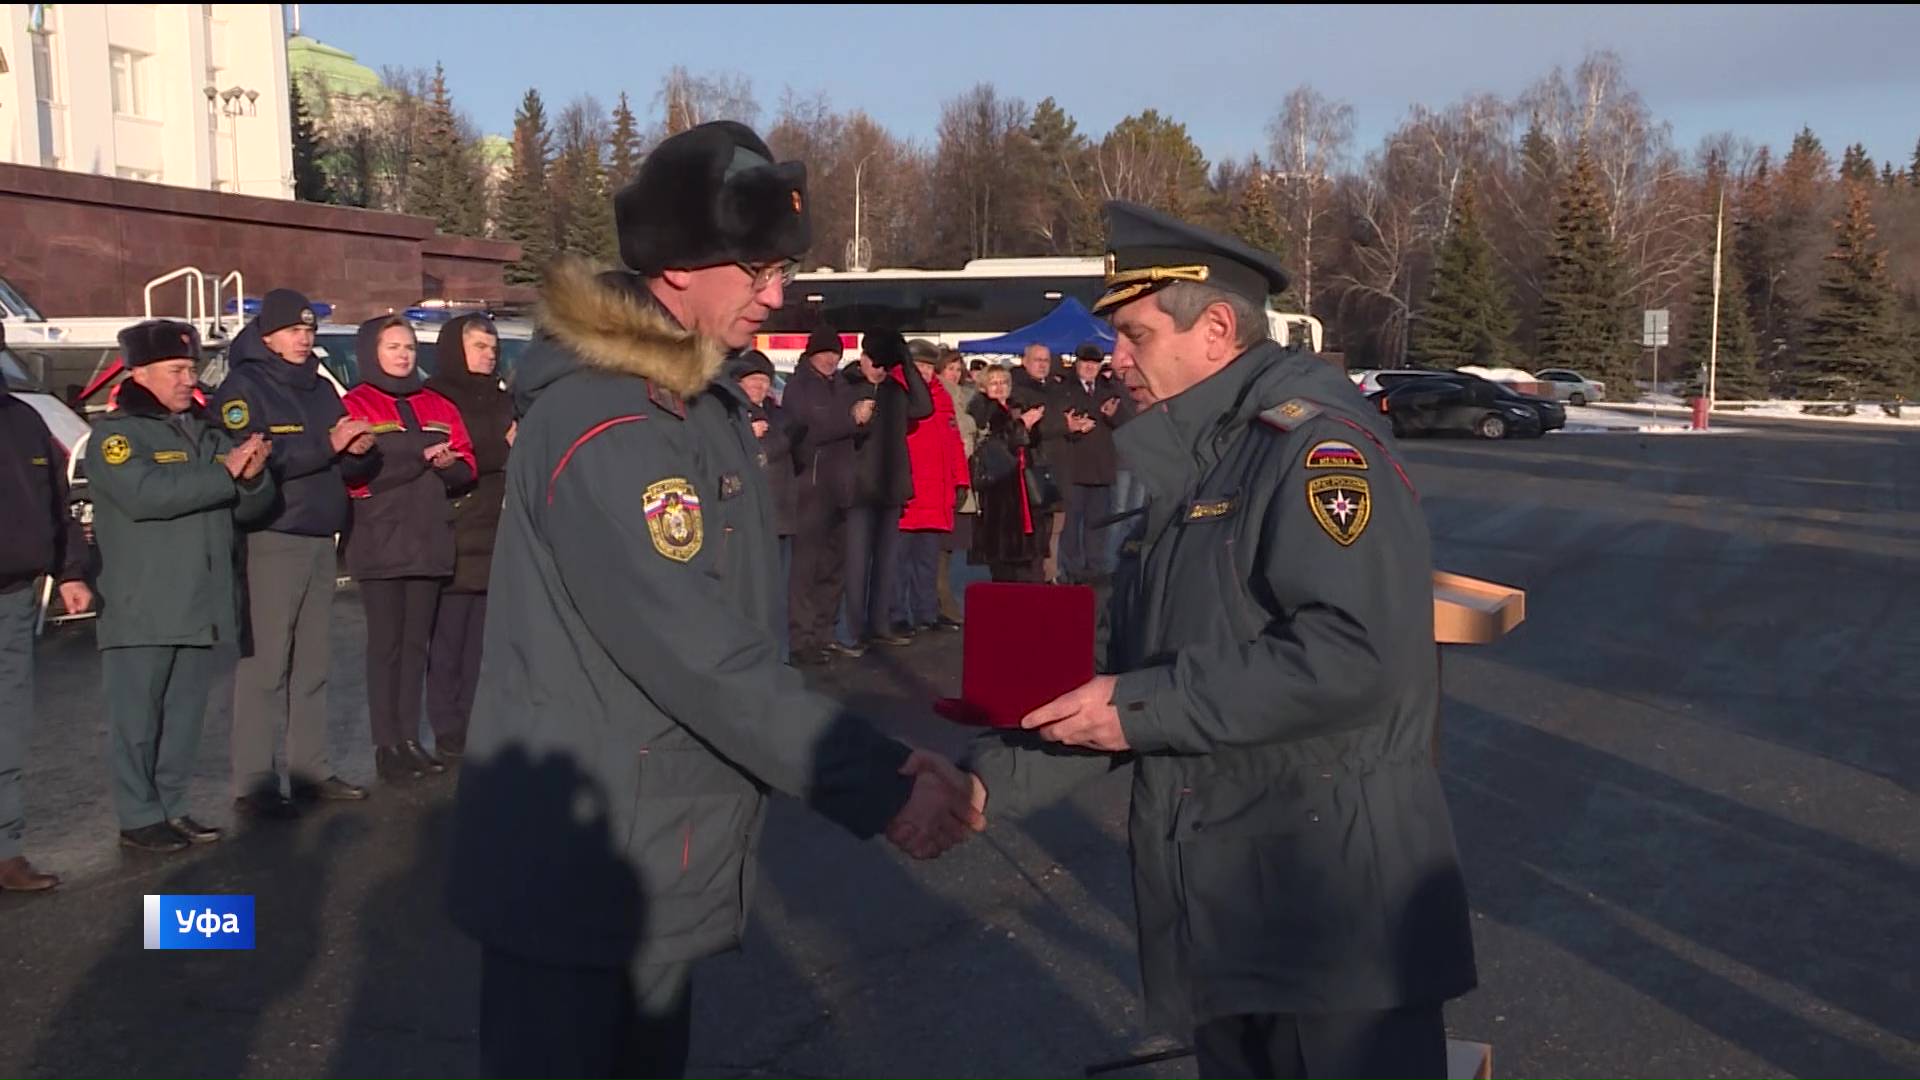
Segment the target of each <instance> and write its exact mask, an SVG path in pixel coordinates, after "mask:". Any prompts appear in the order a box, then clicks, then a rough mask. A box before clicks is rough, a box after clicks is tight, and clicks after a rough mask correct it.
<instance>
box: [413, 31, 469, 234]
mask: <svg viewBox="0 0 1920 1080" xmlns="http://www.w3.org/2000/svg"><path fill="white" fill-rule="evenodd" d="M477 172H478V170H477V167H476V163H475V160H474V154H473V149H472V148H471V147H470V146H468V145H467V141H466V140H465V139H464V138H462V137H461V135H460V125H459V122H458V121H457V120H456V119H455V117H454V114H453V102H452V100H451V99H450V98H449V97H448V96H447V76H446V72H445V71H444V70H442V68H441V67H440V65H438V64H435V65H434V67H433V90H432V94H431V96H430V97H428V99H427V108H426V115H425V117H424V118H423V119H422V122H421V129H420V133H419V135H418V136H417V137H416V138H415V140H414V149H413V162H412V168H411V169H410V170H409V172H408V175H407V202H406V207H407V213H409V214H418V215H420V216H421V217H425V218H431V219H433V223H434V224H435V225H436V226H438V227H439V229H440V231H441V232H444V233H450V234H453V235H474V234H475V233H477V232H478V231H479V224H480V222H481V221H482V220H483V219H484V218H485V211H486V207H485V206H484V205H482V204H483V202H484V199H485V196H484V191H485V185H484V184H481V185H478V186H476V185H475V183H474V181H475V178H476V174H477Z"/></svg>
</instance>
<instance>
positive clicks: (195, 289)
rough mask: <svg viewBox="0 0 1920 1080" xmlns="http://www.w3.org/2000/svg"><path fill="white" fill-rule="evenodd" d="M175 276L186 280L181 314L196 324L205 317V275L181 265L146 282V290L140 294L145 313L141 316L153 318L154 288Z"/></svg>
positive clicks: (193, 268)
mask: <svg viewBox="0 0 1920 1080" xmlns="http://www.w3.org/2000/svg"><path fill="white" fill-rule="evenodd" d="M176 278H185V279H186V280H187V310H186V311H185V312H183V314H184V315H185V316H186V319H187V321H188V322H190V323H193V324H194V325H195V326H198V325H200V323H201V322H202V321H203V320H205V319H206V317H207V276H206V275H205V274H202V273H201V272H200V271H199V270H198V269H196V268H195V267H191V266H183V267H181V268H180V269H178V270H175V271H173V272H172V273H168V274H162V275H160V276H159V277H157V278H154V279H153V280H152V281H149V282H147V287H146V290H145V292H144V293H143V294H142V304H143V306H144V307H145V309H146V313H145V314H144V315H142V316H141V317H142V318H146V319H151V318H153V293H154V290H156V289H158V288H159V287H160V286H162V285H165V284H167V283H168V282H171V281H173V280H174V279H176Z"/></svg>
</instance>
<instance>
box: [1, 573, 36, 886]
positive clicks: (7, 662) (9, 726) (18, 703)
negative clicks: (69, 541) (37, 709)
mask: <svg viewBox="0 0 1920 1080" xmlns="http://www.w3.org/2000/svg"><path fill="white" fill-rule="evenodd" d="M38 584H39V582H37V581H36V582H34V583H33V584H31V585H28V586H26V587H24V588H20V589H15V590H14V591H12V592H9V593H0V859H11V858H13V857H14V856H15V855H18V854H20V840H21V837H23V836H24V835H26V831H27V821H26V793H25V791H24V788H25V786H26V785H25V784H24V783H23V782H22V781H23V780H24V778H25V776H26V771H27V744H28V742H29V741H31V740H32V738H33V623H34V619H35V617H36V616H37V614H38V613H39V604H38V600H39V596H40V593H39V590H38V589H35V588H34V587H33V586H34V585H38Z"/></svg>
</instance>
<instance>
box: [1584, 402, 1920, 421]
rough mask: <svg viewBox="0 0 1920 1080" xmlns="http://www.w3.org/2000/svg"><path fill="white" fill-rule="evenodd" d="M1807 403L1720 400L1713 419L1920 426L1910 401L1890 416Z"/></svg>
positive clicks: (1632, 408) (1664, 409) (1635, 407)
mask: <svg viewBox="0 0 1920 1080" xmlns="http://www.w3.org/2000/svg"><path fill="white" fill-rule="evenodd" d="M1808 404H1809V403H1808V402H1804V401H1740V402H1724V401H1723V402H1721V403H1720V404H1718V405H1716V406H1715V407H1714V410H1713V422H1714V423H1715V424H1716V425H1718V424H1726V423H1737V422H1738V421H1739V420H1740V418H1741V417H1743V416H1751V417H1757V418H1760V419H1764V420H1805V421H1808V422H1815V423H1823V424H1857V425H1865V426H1868V427H1920V405H1914V404H1910V405H1908V406H1907V407H1905V408H1904V409H1902V410H1901V412H1902V413H1904V415H1902V416H1898V417H1893V416H1888V415H1887V414H1886V412H1884V411H1883V410H1882V409H1881V408H1880V406H1879V405H1877V404H1872V405H1860V406H1856V411H1855V412H1854V414H1853V415H1852V416H1817V415H1812V414H1809V413H1807V412H1805V411H1803V410H1805V409H1806V407H1807V405H1808ZM1588 409H1589V411H1591V410H1593V409H1601V410H1608V411H1613V412H1620V413H1629V414H1639V415H1649V414H1652V413H1653V412H1654V411H1655V410H1656V409H1658V410H1659V411H1660V412H1661V413H1680V412H1681V411H1682V410H1684V409H1685V406H1682V405H1680V404H1679V403H1678V402H1677V401H1675V400H1672V399H1669V400H1667V401H1664V402H1663V401H1662V400H1661V399H1660V398H1658V397H1652V396H1649V397H1648V398H1647V399H1646V400H1644V401H1639V402H1632V403H1628V402H1603V403H1600V404H1598V405H1591V406H1588ZM1567 423H1568V424H1569V425H1571V424H1572V423H1573V410H1572V409H1568V410H1567Z"/></svg>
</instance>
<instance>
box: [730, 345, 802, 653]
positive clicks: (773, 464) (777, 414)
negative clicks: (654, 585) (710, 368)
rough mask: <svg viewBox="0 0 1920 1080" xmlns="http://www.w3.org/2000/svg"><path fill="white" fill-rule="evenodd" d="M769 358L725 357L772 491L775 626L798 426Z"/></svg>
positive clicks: (787, 547)
mask: <svg viewBox="0 0 1920 1080" xmlns="http://www.w3.org/2000/svg"><path fill="white" fill-rule="evenodd" d="M773 376H774V371H773V361H771V360H769V359H767V354H766V353H763V352H761V351H760V350H758V349H748V350H746V351H745V352H742V353H739V354H737V355H735V356H734V357H733V358H732V359H730V360H728V361H727V377H728V378H730V379H732V380H733V381H734V382H737V383H739V384H740V389H741V391H742V392H744V393H745V394H746V395H747V416H748V418H749V419H750V420H751V422H752V424H753V435H754V438H756V439H759V440H760V458H761V461H760V465H761V470H762V472H763V473H764V475H765V476H766V478H767V490H768V492H769V493H770V494H771V495H772V496H773V531H774V534H775V535H777V536H779V537H780V600H781V605H780V625H781V626H785V625H786V624H787V604H786V599H787V583H788V580H789V578H790V576H791V574H792V572H793V529H794V521H795V519H796V518H797V517H798V516H799V504H800V481H799V478H798V477H796V476H794V475H793V444H794V443H795V442H796V441H797V438H796V435H797V434H798V430H797V429H796V427H795V426H794V425H792V424H791V423H789V422H788V420H787V414H786V410H784V409H782V408H781V407H780V403H779V402H777V401H775V400H773ZM789 640H790V638H789V636H788V635H787V634H784V633H783V634H782V635H781V637H780V659H782V660H785V659H787V658H788V655H789V651H790V650H789V648H788V642H789Z"/></svg>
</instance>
